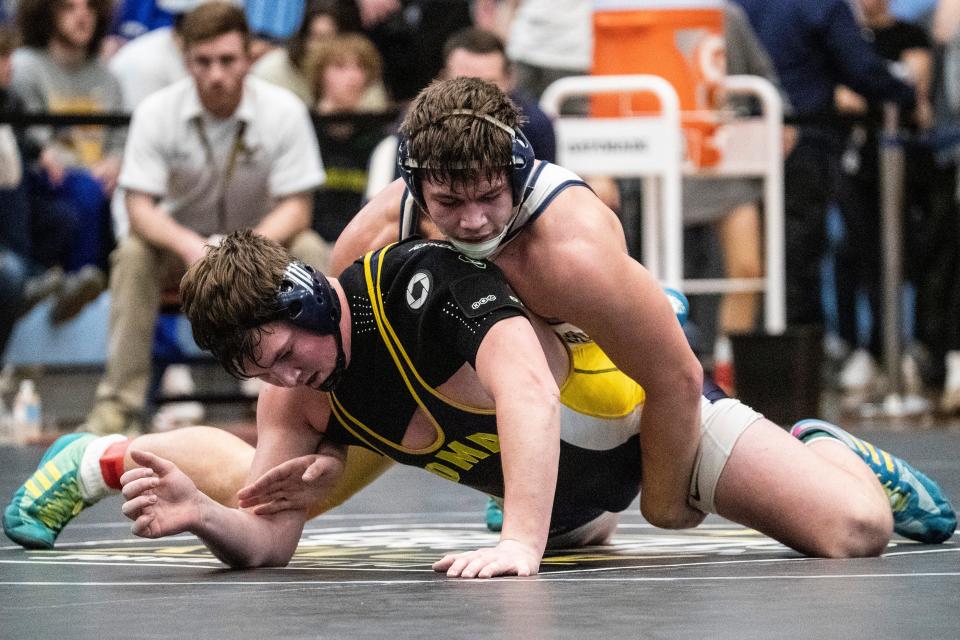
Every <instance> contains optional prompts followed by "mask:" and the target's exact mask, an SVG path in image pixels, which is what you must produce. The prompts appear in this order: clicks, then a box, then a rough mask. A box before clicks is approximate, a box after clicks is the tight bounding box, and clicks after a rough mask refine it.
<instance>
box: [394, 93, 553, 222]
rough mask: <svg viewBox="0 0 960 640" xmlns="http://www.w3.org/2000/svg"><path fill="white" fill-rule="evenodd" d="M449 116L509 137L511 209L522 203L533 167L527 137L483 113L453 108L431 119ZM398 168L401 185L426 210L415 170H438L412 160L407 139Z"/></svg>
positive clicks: (407, 139)
mask: <svg viewBox="0 0 960 640" xmlns="http://www.w3.org/2000/svg"><path fill="white" fill-rule="evenodd" d="M452 116H470V117H472V118H478V119H480V120H485V121H487V122H489V123H490V124H492V125H494V126H495V127H498V128H500V129H503V130H504V131H506V132H507V133H509V134H510V165H509V169H510V187H511V191H512V193H513V204H514V206H516V205H518V204H520V202H521V200H523V191H524V189H525V188H526V186H527V180H528V179H529V178H530V173H531V172H532V171H533V165H534V156H533V146H532V145H531V144H530V141H529V140H527V137H526V136H525V135H523V132H522V131H520V129H514V128H513V127H508V126H507V125H506V124H504V123H503V122H500V121H499V120H497V119H496V118H494V117H493V116H491V115H488V114H486V113H478V112H476V111H474V110H473V109H454V110H453V111H451V112H449V113H446V114H444V115H442V116H440V117H439V118H437V119H436V120H434V122H438V121H440V120H445V119H447V118H450V117H452ZM397 166H398V167H399V169H400V177H401V178H403V181H404V183H406V185H407V190H409V191H410V195H411V196H413V199H414V200H416V202H417V204H419V205H420V206H421V207H423V208H424V209H426V206H425V205H424V202H423V194H422V193H421V192H420V185H419V181H418V180H417V177H416V173H415V169H434V168H440V167H431V166H429V165H426V164H424V163H422V162H420V161H418V160H417V159H416V158H411V157H410V139H409V138H407V137H404V138H402V139H401V141H400V149H399V150H398V152H397ZM444 168H447V167H444ZM448 168H450V169H469V168H471V167H467V166H464V167H457V166H453V167H448Z"/></svg>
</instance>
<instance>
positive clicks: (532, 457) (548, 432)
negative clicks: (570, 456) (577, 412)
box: [497, 393, 560, 556]
mask: <svg viewBox="0 0 960 640" xmlns="http://www.w3.org/2000/svg"><path fill="white" fill-rule="evenodd" d="M512 402H515V403H516V405H515V406H514V407H503V406H502V403H501V404H498V406H497V414H498V416H497V420H498V424H504V423H505V422H506V421H508V420H512V422H513V424H516V425H517V426H518V428H509V427H507V428H503V427H500V428H499V431H500V446H501V459H502V462H503V476H504V478H503V479H504V519H503V529H502V530H501V533H500V539H501V540H516V541H518V542H521V543H523V544H525V545H527V546H529V547H530V548H532V549H533V550H534V551H535V552H536V553H537V554H539V556H542V555H543V551H544V549H545V548H546V545H547V535H548V533H549V530H550V514H551V511H552V510H553V497H554V493H555V490H556V486H557V467H558V464H559V462H558V461H559V458H560V402H559V399H558V398H556V397H554V398H550V397H549V396H547V397H543V396H541V397H532V398H530V399H528V400H526V401H525V399H524V398H523V397H522V396H521V394H519V393H518V394H515V396H514V398H512ZM531 407H535V408H536V409H535V410H533V411H531ZM511 416H513V417H511Z"/></svg>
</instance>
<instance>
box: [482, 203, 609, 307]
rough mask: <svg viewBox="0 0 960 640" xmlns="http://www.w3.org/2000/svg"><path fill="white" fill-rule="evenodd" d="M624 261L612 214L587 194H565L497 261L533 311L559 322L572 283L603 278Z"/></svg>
mask: <svg viewBox="0 0 960 640" xmlns="http://www.w3.org/2000/svg"><path fill="white" fill-rule="evenodd" d="M624 259H628V257H627V254H626V246H625V241H624V236H623V228H622V227H621V226H620V222H619V220H618V219H617V217H616V214H614V213H613V212H612V211H611V210H610V209H609V208H607V207H606V206H605V205H604V204H603V203H602V202H600V200H599V199H598V198H597V197H596V196H595V195H594V194H593V192H591V191H590V190H589V189H567V190H565V191H563V192H562V193H561V194H560V195H559V196H558V197H557V198H556V199H555V200H554V201H553V202H552V203H551V204H550V206H549V207H548V208H547V210H546V211H544V213H543V215H541V216H540V218H538V219H537V221H536V222H535V224H533V225H531V226H530V227H529V228H528V229H526V230H525V231H524V233H523V234H521V236H520V237H518V238H517V241H515V242H514V243H513V244H511V245H510V246H509V247H508V249H507V250H505V251H504V252H503V254H501V256H500V257H498V258H497V260H496V262H497V264H498V265H499V266H500V268H501V269H502V270H503V272H504V274H505V275H506V278H507V280H508V281H509V282H510V284H511V285H512V286H513V287H514V289H516V290H517V292H519V293H520V296H521V297H522V298H523V300H524V301H525V302H526V303H528V305H530V306H531V308H533V309H534V311H536V312H537V313H538V314H540V315H544V316H548V317H561V316H562V313H561V309H560V307H562V306H563V305H564V303H563V300H564V299H565V298H566V295H567V293H568V292H569V291H570V283H571V282H577V283H584V282H586V281H589V280H590V279H600V278H603V277H606V276H607V275H608V274H610V273H611V270H612V269H616V268H617V265H618V264H619V262H620V261H621V260H624Z"/></svg>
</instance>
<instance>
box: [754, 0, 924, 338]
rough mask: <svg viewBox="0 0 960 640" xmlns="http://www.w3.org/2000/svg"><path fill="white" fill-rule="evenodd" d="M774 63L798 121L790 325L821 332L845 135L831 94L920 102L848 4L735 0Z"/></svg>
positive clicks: (789, 228)
mask: <svg viewBox="0 0 960 640" xmlns="http://www.w3.org/2000/svg"><path fill="white" fill-rule="evenodd" d="M737 2H738V3H739V4H740V5H741V6H742V7H743V8H744V9H745V11H746V13H747V16H748V17H749V19H750V23H751V25H752V26H753V30H754V31H755V32H756V34H757V36H758V37H759V39H760V42H761V43H762V44H763V45H764V48H765V49H766V50H767V53H769V54H770V57H771V59H772V60H773V64H774V68H775V69H776V71H777V73H778V75H779V76H780V82H781V83H782V86H783V88H784V90H785V91H786V93H787V95H788V96H789V97H790V101H791V103H792V104H793V108H794V112H795V114H796V116H797V117H798V118H799V119H800V123H801V126H800V127H799V128H798V139H797V143H796V146H795V147H794V148H793V151H792V152H791V153H790V155H788V156H787V159H786V164H785V167H784V191H785V193H784V209H785V212H784V213H785V225H786V229H785V231H786V280H787V282H786V285H787V286H786V289H787V291H786V294H787V322H788V323H789V324H790V325H793V326H796V325H815V326H823V308H822V301H821V286H820V265H821V259H822V257H823V255H824V253H825V251H826V228H825V224H826V213H827V208H828V207H829V206H830V204H831V203H832V202H833V200H834V196H835V192H836V185H837V181H838V176H839V174H838V171H839V170H838V163H839V159H840V152H841V145H842V141H843V134H842V129H841V126H840V124H839V122H838V120H837V117H836V109H835V107H834V101H833V97H834V90H835V89H836V87H837V85H839V84H844V85H847V86H848V87H850V88H852V89H853V90H854V91H856V92H857V93H859V94H860V95H862V96H864V98H866V99H867V100H868V101H869V102H870V103H879V102H883V101H892V102H895V103H897V104H899V105H900V106H901V107H903V108H904V109H905V110H909V109H911V108H912V107H913V105H914V103H915V94H914V91H913V89H912V87H910V86H909V85H908V84H906V83H904V82H903V81H902V80H900V79H898V78H897V77H895V76H894V75H893V74H892V73H891V71H890V69H889V67H888V62H887V61H885V60H883V59H882V58H881V57H880V56H879V55H877V53H876V52H874V51H873V48H872V47H871V46H870V43H868V42H867V41H866V40H865V39H864V37H863V35H862V34H861V32H860V25H858V24H857V22H856V20H855V19H854V16H853V12H852V10H851V9H850V5H849V4H848V3H847V0H783V1H782V2H776V3H772V2H768V1H767V0H737Z"/></svg>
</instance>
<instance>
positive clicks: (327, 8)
mask: <svg viewBox="0 0 960 640" xmlns="http://www.w3.org/2000/svg"><path fill="white" fill-rule="evenodd" d="M339 4H340V3H339V2H337V0H310V2H309V3H308V4H307V8H306V10H305V11H304V14H303V20H302V21H301V22H300V28H299V29H297V32H296V33H295V34H293V37H291V38H290V40H289V41H287V57H288V58H290V62H291V63H292V64H293V66H294V67H296V68H297V69H299V70H300V71H306V70H307V69H306V63H307V41H308V40H309V39H310V29H311V27H312V25H313V20H314V18H316V17H318V16H327V17H329V18H330V19H331V20H332V21H333V24H334V25H335V26H336V28H337V33H339V32H340V22H341V17H340V13H341V11H340V9H339V7H338V5H339Z"/></svg>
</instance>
